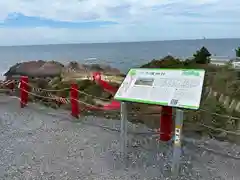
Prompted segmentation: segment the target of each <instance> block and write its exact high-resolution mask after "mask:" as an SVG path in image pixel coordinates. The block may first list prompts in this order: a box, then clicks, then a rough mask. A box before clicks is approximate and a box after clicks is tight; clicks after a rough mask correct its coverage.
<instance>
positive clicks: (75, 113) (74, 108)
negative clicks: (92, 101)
mask: <svg viewBox="0 0 240 180" xmlns="http://www.w3.org/2000/svg"><path fill="white" fill-rule="evenodd" d="M70 96H71V106H72V113H71V115H72V116H73V117H75V118H78V117H79V104H78V101H77V100H78V86H77V84H76V83H72V85H71V92H70Z"/></svg>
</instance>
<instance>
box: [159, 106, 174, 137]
mask: <svg viewBox="0 0 240 180" xmlns="http://www.w3.org/2000/svg"><path fill="white" fill-rule="evenodd" d="M172 123H173V121H172V107H168V106H163V107H162V113H161V119H160V140H161V141H169V140H170V139H171V138H172Z"/></svg>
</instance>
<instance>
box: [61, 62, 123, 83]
mask: <svg viewBox="0 0 240 180" xmlns="http://www.w3.org/2000/svg"><path fill="white" fill-rule="evenodd" d="M94 72H100V73H101V74H102V75H103V76H104V75H108V76H109V75H111V76H122V75H123V74H122V73H121V72H120V71H119V70H118V69H116V68H112V67H111V66H109V65H100V64H80V63H78V62H76V61H73V62H70V63H69V64H68V65H67V66H66V67H65V68H64V71H63V73H62V78H63V81H72V80H76V79H78V80H83V79H92V74H93V73H94Z"/></svg>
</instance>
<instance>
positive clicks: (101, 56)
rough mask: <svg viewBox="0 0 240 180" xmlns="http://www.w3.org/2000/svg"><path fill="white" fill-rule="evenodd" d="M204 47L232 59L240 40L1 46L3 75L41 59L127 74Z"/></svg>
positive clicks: (215, 53)
mask: <svg viewBox="0 0 240 180" xmlns="http://www.w3.org/2000/svg"><path fill="white" fill-rule="evenodd" d="M203 45H204V46H206V47H207V48H208V49H209V50H210V52H211V53H212V54H213V55H217V56H228V57H233V56H234V55H235V52H234V49H235V48H236V47H238V46H240V39H216V40H179V41H156V42H135V43H105V44H66V45H39V46H13V47H0V55H1V61H2V64H1V66H0V72H5V71H6V70H7V69H8V68H9V67H10V66H11V65H13V64H15V63H17V62H20V61H29V60H38V59H42V60H57V61H60V62H62V63H66V62H69V61H73V60H74V61H79V62H86V61H89V62H96V63H108V64H110V65H112V66H114V67H117V68H120V69H121V70H122V71H127V69H128V68H129V67H136V66H138V65H140V64H143V63H145V62H147V61H149V60H152V59H153V58H156V59H157V58H160V57H163V56H166V55H168V54H171V55H173V56H178V57H189V56H192V54H193V53H194V52H195V51H196V50H197V49H199V48H200V47H201V46H203Z"/></svg>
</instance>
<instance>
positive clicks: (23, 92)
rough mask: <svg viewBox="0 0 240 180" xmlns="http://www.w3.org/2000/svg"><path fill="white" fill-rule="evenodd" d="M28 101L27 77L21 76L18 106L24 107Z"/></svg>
mask: <svg viewBox="0 0 240 180" xmlns="http://www.w3.org/2000/svg"><path fill="white" fill-rule="evenodd" d="M27 102H28V77H27V76H21V79H20V106H21V108H24V107H25V106H26V105H27Z"/></svg>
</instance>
